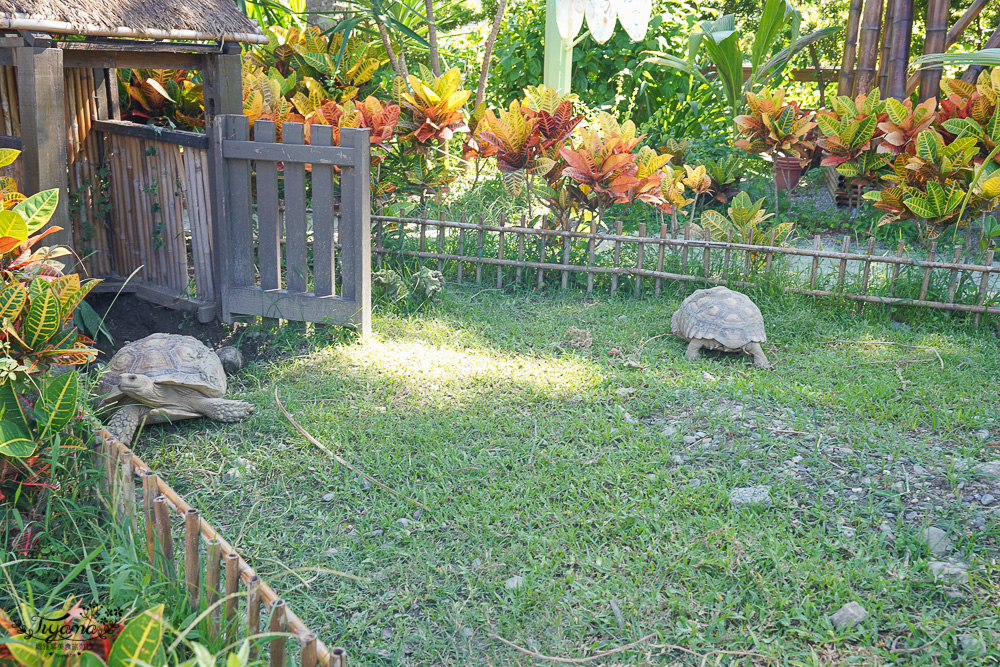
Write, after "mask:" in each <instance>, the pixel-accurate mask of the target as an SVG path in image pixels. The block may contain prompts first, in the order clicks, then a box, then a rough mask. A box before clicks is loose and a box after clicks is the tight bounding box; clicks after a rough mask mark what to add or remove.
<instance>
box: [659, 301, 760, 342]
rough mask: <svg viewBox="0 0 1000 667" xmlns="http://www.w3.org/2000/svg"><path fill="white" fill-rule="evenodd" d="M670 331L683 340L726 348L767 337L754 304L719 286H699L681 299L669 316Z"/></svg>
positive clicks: (758, 310)
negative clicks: (700, 287) (705, 287)
mask: <svg viewBox="0 0 1000 667" xmlns="http://www.w3.org/2000/svg"><path fill="white" fill-rule="evenodd" d="M670 330H671V331H672V332H673V333H674V335H677V336H680V337H681V338H683V339H685V340H689V341H690V340H694V339H703V340H707V341H714V342H716V343H717V344H718V345H719V347H722V348H724V349H727V350H739V349H741V348H743V347H744V346H746V345H749V344H750V343H763V342H765V341H766V340H767V336H766V335H765V334H764V317H763V316H762V315H761V314H760V309H759V308H757V305H756V304H755V303H754V302H753V301H751V300H750V298H749V297H748V296H747V295H745V294H740V293H739V292H734V291H732V290H731V289H728V288H726V287H722V286H719V287H713V288H712V289H700V290H698V291H696V292H694V293H693V294H692V295H691V296H689V297H688V298H686V299H684V302H683V303H681V307H680V308H678V309H677V312H675V313H674V315H673V317H672V318H671V319H670Z"/></svg>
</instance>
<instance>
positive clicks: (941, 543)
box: [921, 526, 952, 556]
mask: <svg viewBox="0 0 1000 667" xmlns="http://www.w3.org/2000/svg"><path fill="white" fill-rule="evenodd" d="M921 535H922V537H923V541H924V544H926V545H927V548H928V549H930V552H931V553H932V554H934V555H935V556H940V555H941V554H946V553H948V552H949V551H951V549H952V543H951V539H950V538H949V537H948V534H947V533H945V532H944V531H943V530H941V529H940V528H936V527H935V526H928V527H927V528H924V530H923V532H922V533H921Z"/></svg>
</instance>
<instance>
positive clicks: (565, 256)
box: [560, 216, 572, 289]
mask: <svg viewBox="0 0 1000 667" xmlns="http://www.w3.org/2000/svg"><path fill="white" fill-rule="evenodd" d="M569 227H570V224H569V216H566V219H565V221H564V222H563V230H564V231H567V232H568V231H570V228H569ZM562 243H563V253H562V264H563V266H569V251H570V247H571V245H572V244H571V243H570V237H569V236H564V237H563V238H562ZM560 286H561V288H562V289H566V288H567V287H568V286H569V271H568V270H567V269H563V272H562V281H561V285H560Z"/></svg>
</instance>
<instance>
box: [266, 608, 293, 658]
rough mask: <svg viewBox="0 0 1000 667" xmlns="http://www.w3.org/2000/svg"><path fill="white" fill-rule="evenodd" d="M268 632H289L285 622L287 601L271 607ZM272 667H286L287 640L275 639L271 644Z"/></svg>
mask: <svg viewBox="0 0 1000 667" xmlns="http://www.w3.org/2000/svg"><path fill="white" fill-rule="evenodd" d="M268 630H269V631H270V632H274V633H278V632H280V633H284V632H287V631H288V624H287V622H286V620H285V601H284V600H281V599H278V600H275V601H274V603H273V604H272V605H271V623H270V625H269V626H268ZM270 653H271V663H270V664H271V667H285V638H284V636H279V637H274V638H273V639H271V642H270Z"/></svg>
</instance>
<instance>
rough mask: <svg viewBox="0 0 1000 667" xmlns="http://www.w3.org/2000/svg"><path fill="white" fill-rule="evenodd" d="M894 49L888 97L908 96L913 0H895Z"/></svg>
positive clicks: (900, 98)
mask: <svg viewBox="0 0 1000 667" xmlns="http://www.w3.org/2000/svg"><path fill="white" fill-rule="evenodd" d="M895 7H896V8H895V10H894V12H893V20H892V22H893V28H892V51H891V53H890V56H889V65H890V67H889V83H888V86H889V87H888V95H887V97H894V98H896V99H897V100H902V99H904V98H905V97H906V70H907V68H908V67H909V64H910V37H911V36H912V35H913V0H895Z"/></svg>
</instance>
